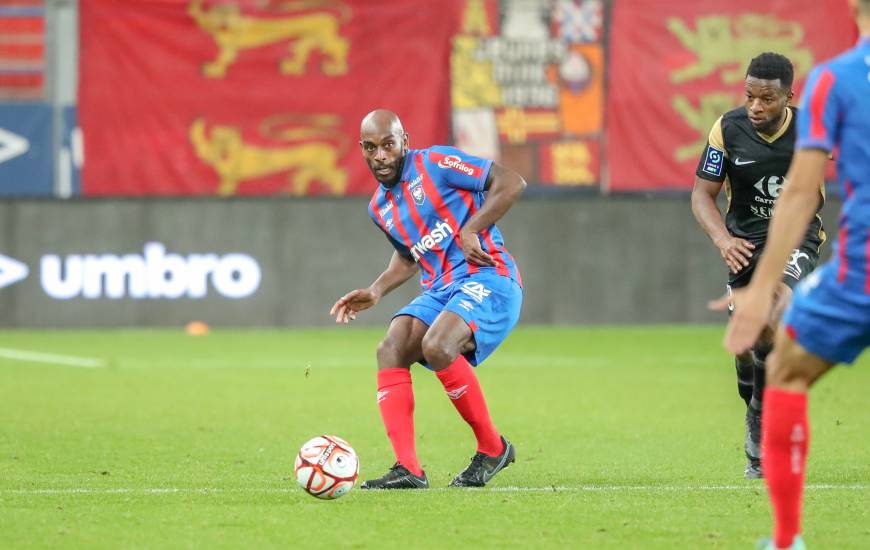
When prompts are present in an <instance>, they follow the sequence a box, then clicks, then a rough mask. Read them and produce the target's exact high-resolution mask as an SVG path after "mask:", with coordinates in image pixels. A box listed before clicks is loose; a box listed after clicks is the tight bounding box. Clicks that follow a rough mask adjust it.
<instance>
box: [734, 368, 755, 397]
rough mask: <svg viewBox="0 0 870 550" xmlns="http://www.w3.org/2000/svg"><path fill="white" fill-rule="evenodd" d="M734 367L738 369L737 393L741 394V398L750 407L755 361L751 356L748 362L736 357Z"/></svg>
mask: <svg viewBox="0 0 870 550" xmlns="http://www.w3.org/2000/svg"><path fill="white" fill-rule="evenodd" d="M734 366H735V367H736V368H737V393H739V394H740V398H741V399H743V401H744V402H745V403H746V406H747V407H748V406H749V401H750V400H751V399H752V388H753V385H754V384H753V382H754V376H755V372H754V371H755V361H754V359H753V358H752V357H751V356H750V357H749V359H746V360H741V359H740V358H739V357H736V358H735V359H734Z"/></svg>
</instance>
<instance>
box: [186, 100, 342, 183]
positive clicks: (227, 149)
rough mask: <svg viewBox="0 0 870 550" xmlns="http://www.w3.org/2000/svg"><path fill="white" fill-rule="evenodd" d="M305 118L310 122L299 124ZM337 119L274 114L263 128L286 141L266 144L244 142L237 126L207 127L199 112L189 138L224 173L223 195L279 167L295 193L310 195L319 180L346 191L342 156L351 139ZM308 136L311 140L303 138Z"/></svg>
mask: <svg viewBox="0 0 870 550" xmlns="http://www.w3.org/2000/svg"><path fill="white" fill-rule="evenodd" d="M300 121H307V122H308V123H309V125H308V126H299V125H298V124H299V122H300ZM338 123H339V119H338V117H336V116H334V115H304V116H296V115H283V116H276V117H270V118H269V119H267V120H265V121H264V122H263V123H262V124H261V125H260V133H261V134H262V135H263V136H264V137H266V138H269V139H273V140H279V141H283V142H285V143H286V145H283V146H277V147H267V146H260V145H251V144H248V143H245V142H244V140H243V139H242V132H241V130H240V129H239V128H237V127H235V126H220V125H214V126H212V128H211V130H210V131H207V130H206V121H205V119H204V118H202V117H200V118H197V119H196V120H194V121H193V124H191V126H190V141H191V143H192V144H193V148H194V150H195V151H196V155H197V156H198V157H199V158H200V159H201V160H202V161H203V162H205V163H206V164H208V165H209V166H211V167H212V168H214V170H215V172H217V174H218V176H219V177H220V184H219V186H218V195H223V196H228V195H234V194H235V193H236V191H237V190H238V187H239V184H240V183H242V182H244V181H248V180H252V179H256V178H260V177H264V176H268V175H271V174H276V173H280V172H287V173H288V179H289V181H290V185H289V186H288V189H287V192H289V193H290V194H292V195H305V194H307V193H308V192H309V190H310V188H311V184H312V183H313V182H315V181H316V182H318V183H320V184H321V185H323V186H325V187H326V189H328V190H329V192H330V193H332V194H333V195H342V194H344V191H345V189H346V187H347V172H346V171H345V170H343V169H341V168H340V167H339V165H338V159H339V157H340V156H341V154H342V153H343V152H344V150H345V148H346V140H345V139H344V137H343V136H342V135H341V134H340V133H339V131H338V129H337V128H336V126H337V125H338ZM291 125H295V126H291ZM303 140H308V141H307V142H303V143H298V142H299V141H303ZM311 140H317V141H311ZM330 142H332V143H330Z"/></svg>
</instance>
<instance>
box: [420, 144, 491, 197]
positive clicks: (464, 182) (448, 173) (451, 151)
mask: <svg viewBox="0 0 870 550" xmlns="http://www.w3.org/2000/svg"><path fill="white" fill-rule="evenodd" d="M427 154H428V159H427V160H428V161H429V162H430V163H432V164H433V165H434V168H433V170H434V171H436V172H440V175H441V176H442V177H441V178H438V179H441V180H442V181H446V182H447V185H449V186H450V187H455V188H458V189H468V190H470V191H483V189H484V187H485V186H486V177H487V176H488V175H489V170H490V168H491V167H492V161H491V160H489V159H484V158H481V157H475V156H474V155H469V154H467V153H464V152H462V151H460V150H459V149H457V148H455V147H447V146H444V145H436V146H434V147H430V148H429V151H428V153H427ZM433 175H434V174H433Z"/></svg>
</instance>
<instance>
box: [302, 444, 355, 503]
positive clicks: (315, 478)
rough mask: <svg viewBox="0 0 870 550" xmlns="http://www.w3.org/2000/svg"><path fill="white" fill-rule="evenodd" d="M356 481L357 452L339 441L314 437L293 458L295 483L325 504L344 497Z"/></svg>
mask: <svg viewBox="0 0 870 550" xmlns="http://www.w3.org/2000/svg"><path fill="white" fill-rule="evenodd" d="M358 477H359V459H358V458H357V456H356V451H354V450H353V447H351V446H350V445H348V443H347V441H345V440H344V439H341V438H340V437H335V436H334V435H321V436H318V437H315V438H314V439H312V440H310V441H308V442H306V443H305V444H304V445H302V448H301V449H299V454H298V455H296V481H298V482H299V485H300V486H301V487H302V488H303V489H304V490H305V492H306V493H308V494H309V495H311V496H314V497H317V498H322V499H327V500H331V499H334V498H338V497H341V496H344V495H346V494H347V493H348V491H350V490H351V489H353V486H354V484H355V483H356V480H357V478H358Z"/></svg>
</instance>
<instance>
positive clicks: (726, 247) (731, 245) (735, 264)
mask: <svg viewBox="0 0 870 550" xmlns="http://www.w3.org/2000/svg"><path fill="white" fill-rule="evenodd" d="M716 246H717V247H719V254H721V255H722V259H723V260H724V261H725V265H727V266H728V269H730V270H731V273H737V272H739V271H741V270H742V269H743V268H744V267H746V266H748V265H749V258H751V257H752V251H753V250H755V245H754V244H752V243H751V242H749V241H747V240H745V239H738V238H737V237H731V236H729V237H728V238H727V239H723V240H722V241H721V242H717V243H716Z"/></svg>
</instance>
